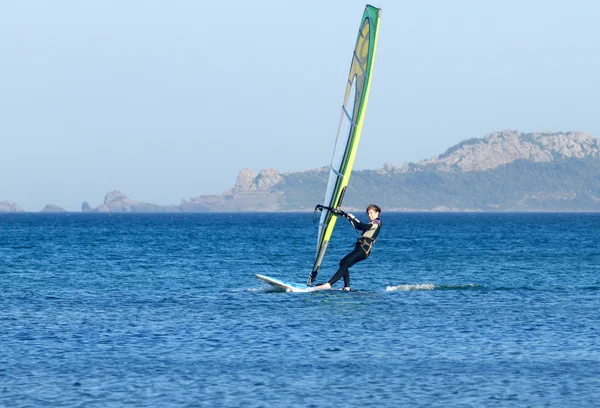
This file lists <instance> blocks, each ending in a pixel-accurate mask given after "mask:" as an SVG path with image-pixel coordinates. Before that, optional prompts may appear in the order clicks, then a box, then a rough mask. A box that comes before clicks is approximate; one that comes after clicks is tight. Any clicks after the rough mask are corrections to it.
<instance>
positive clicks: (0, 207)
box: [0, 201, 24, 212]
mask: <svg viewBox="0 0 600 408" xmlns="http://www.w3.org/2000/svg"><path fill="white" fill-rule="evenodd" d="M0 212H24V210H23V209H22V208H21V207H20V206H19V205H18V204H15V203H11V202H8V201H0Z"/></svg>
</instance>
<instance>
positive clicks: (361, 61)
mask: <svg viewBox="0 0 600 408" xmlns="http://www.w3.org/2000/svg"><path fill="white" fill-rule="evenodd" d="M380 15H381V9H378V8H377V7H373V6H371V5H367V6H366V7H365V11H364V13H363V16H362V19H361V22H360V27H359V29H358V36H357V39H356V45H355V47H354V52H353V54H352V63H351V65H350V74H349V75H348V83H347V84H346V93H345V94H344V103H343V105H342V111H341V114H340V122H339V125H338V130H337V136H336V139H335V147H334V149H333V158H332V159H331V165H330V170H329V181H328V183H327V189H326V191H325V199H324V201H323V204H322V205H318V206H317V208H315V211H317V210H320V211H321V217H320V221H319V233H318V240H317V254H316V257H315V263H314V265H313V269H312V271H311V273H310V275H309V277H308V281H307V285H309V286H311V285H312V284H313V283H314V281H315V278H316V277H317V274H318V273H319V268H320V267H321V263H322V262H323V257H324V256H325V251H327V246H328V244H329V240H330V238H331V234H332V232H333V228H334V227H335V222H336V220H337V216H336V215H335V214H334V213H333V212H332V210H333V209H339V208H340V206H341V205H342V201H343V199H344V194H345V192H346V187H347V186H348V181H349V180H350V174H351V172H352V167H353V166H354V159H355V158H356V151H357V149H358V142H359V141H360V132H361V130H362V126H363V121H364V118H365V111H366V109H367V101H368V99H369V87H370V85H371V74H372V72H373V60H374V59H375V48H376V45H377V35H378V31H379V18H380Z"/></svg>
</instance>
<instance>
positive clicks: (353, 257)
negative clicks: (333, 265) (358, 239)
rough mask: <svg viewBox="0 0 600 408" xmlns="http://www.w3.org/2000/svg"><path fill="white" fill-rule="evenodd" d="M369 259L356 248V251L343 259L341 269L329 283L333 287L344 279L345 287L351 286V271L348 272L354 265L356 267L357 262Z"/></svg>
mask: <svg viewBox="0 0 600 408" xmlns="http://www.w3.org/2000/svg"><path fill="white" fill-rule="evenodd" d="M366 258H367V255H366V254H365V252H364V251H363V250H362V249H360V248H355V249H354V251H352V252H350V253H349V254H348V255H346V256H345V257H343V258H342V260H341V261H340V268H339V269H338V270H337V272H336V273H335V274H334V275H333V277H332V278H331V279H329V281H328V283H329V284H330V285H332V286H333V284H334V283H336V282H337V281H339V280H340V279H341V278H342V277H343V278H344V284H345V286H348V287H349V286H350V271H349V270H348V269H349V268H350V267H351V266H352V265H355V264H356V263H357V262H360V261H362V260H364V259H366Z"/></svg>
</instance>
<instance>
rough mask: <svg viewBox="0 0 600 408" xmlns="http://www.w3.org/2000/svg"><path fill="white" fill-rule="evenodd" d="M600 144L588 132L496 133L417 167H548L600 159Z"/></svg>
mask: <svg viewBox="0 0 600 408" xmlns="http://www.w3.org/2000/svg"><path fill="white" fill-rule="evenodd" d="M599 155H600V141H599V139H596V138H594V137H592V136H590V135H589V134H587V133H584V132H568V133H529V134H524V133H521V134H520V133H519V132H517V131H504V132H494V133H491V134H489V135H488V136H486V137H484V138H483V139H469V140H465V141H462V142H461V143H459V144H457V145H456V146H453V147H451V148H450V149H448V150H447V151H446V152H445V153H443V154H441V155H439V156H437V157H434V158H431V159H428V160H423V161H420V162H419V163H417V164H418V165H419V166H435V168H436V169H438V170H441V171H463V172H466V171H485V170H490V169H495V168H497V167H500V166H504V165H506V164H509V163H513V162H515V161H517V160H528V161H532V162H535V163H546V162H552V161H556V160H561V159H566V158H577V159H582V158H584V157H599Z"/></svg>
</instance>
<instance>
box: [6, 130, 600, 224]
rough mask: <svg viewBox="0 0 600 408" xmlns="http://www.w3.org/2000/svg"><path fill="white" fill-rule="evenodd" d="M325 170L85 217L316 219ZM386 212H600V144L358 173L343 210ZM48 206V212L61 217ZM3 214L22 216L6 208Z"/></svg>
mask: <svg viewBox="0 0 600 408" xmlns="http://www.w3.org/2000/svg"><path fill="white" fill-rule="evenodd" d="M328 173H329V169H328V167H327V166H325V167H321V168H317V169H312V170H307V171H303V172H287V173H280V172H279V171H278V170H276V169H263V170H260V171H259V172H258V174H256V173H255V172H254V171H252V170H251V169H242V170H240V171H239V173H238V176H237V179H236V182H235V185H234V186H233V188H231V189H229V190H226V191H224V192H223V193H221V194H212V195H199V196H196V197H191V198H189V199H184V200H182V201H181V203H180V204H179V205H156V204H150V203H145V202H140V201H135V200H132V199H129V198H128V197H126V196H125V195H124V194H122V193H121V192H119V191H117V190H114V191H111V192H109V193H107V194H106V196H105V199H104V202H103V204H101V205H99V206H97V207H95V208H92V207H91V206H90V205H89V203H88V202H84V203H83V204H82V207H81V209H82V211H83V212H242V211H254V212H258V211H312V209H313V208H314V206H315V205H316V204H317V203H320V202H321V201H322V199H323V195H324V191H325V187H326V183H327V179H328ZM369 203H377V204H379V205H380V206H382V207H383V208H384V209H385V210H386V211H600V139H597V138H595V137H593V136H591V135H589V134H587V133H585V132H566V133H563V132H539V133H519V132H518V131H514V130H509V131H503V132H494V133H491V134H489V135H487V136H485V137H483V138H475V139H467V140H463V141H461V142H460V143H458V144H457V145H455V146H452V147H451V148H449V149H448V150H446V151H445V152H444V153H442V154H440V155H439V156H436V157H433V158H430V159H426V160H422V161H420V162H417V163H404V164H402V165H401V166H395V165H393V164H390V163H384V165H383V167H382V168H380V169H375V170H361V171H354V172H353V173H352V179H351V181H350V184H349V186H348V189H347V191H346V195H345V198H344V204H343V207H344V208H345V209H348V210H359V209H364V208H365V207H366V205H368V204H369ZM60 210H62V209H60V207H56V206H52V205H48V206H46V207H45V208H44V210H43V211H44V212H49V211H60ZM0 211H4V212H6V211H12V212H15V211H23V210H22V209H21V207H19V206H18V205H17V204H15V203H9V202H6V201H4V202H0Z"/></svg>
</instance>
